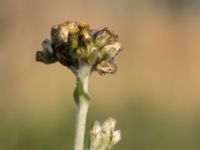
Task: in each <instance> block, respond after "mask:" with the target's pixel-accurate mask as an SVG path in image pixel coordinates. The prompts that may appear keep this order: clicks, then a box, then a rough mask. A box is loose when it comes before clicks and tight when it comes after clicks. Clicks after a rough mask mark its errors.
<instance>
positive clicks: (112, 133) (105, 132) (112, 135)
mask: <svg viewBox="0 0 200 150" xmlns="http://www.w3.org/2000/svg"><path fill="white" fill-rule="evenodd" d="M115 126H116V120H115V119H114V118H108V119H107V120H106V121H105V122H104V123H103V124H102V125H101V124H100V123H99V122H98V121H96V122H95V123H94V125H93V126H92V129H91V130H90V148H89V150H110V149H111V148H112V147H113V145H115V144H116V143H118V142H119V141H120V140H121V131H120V130H115Z"/></svg>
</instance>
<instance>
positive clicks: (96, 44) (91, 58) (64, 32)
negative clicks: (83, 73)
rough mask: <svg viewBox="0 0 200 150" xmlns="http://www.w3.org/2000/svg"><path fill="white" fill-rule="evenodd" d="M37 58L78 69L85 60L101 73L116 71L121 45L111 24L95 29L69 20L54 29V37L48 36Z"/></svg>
mask: <svg viewBox="0 0 200 150" xmlns="http://www.w3.org/2000/svg"><path fill="white" fill-rule="evenodd" d="M42 47H43V50H42V51H38V52H37V53H36V60H37V61H40V62H43V63H45V64H51V63H55V62H57V61H58V62H60V63H61V64H63V65H64V66H67V67H68V68H70V69H71V70H72V71H73V72H74V73H76V72H78V70H79V68H80V66H82V65H83V64H87V65H91V66H92V71H97V72H98V73H99V74H101V75H102V74H105V73H115V72H116V69H117V66H116V65H115V64H114V57H115V56H116V55H117V54H118V52H119V51H120V50H121V49H122V47H121V43H120V42H119V40H118V36H117V35H115V34H114V33H113V32H111V31H110V30H109V29H108V28H103V29H101V30H92V29H90V28H89V25H88V24H87V23H84V22H81V23H77V22H71V21H67V22H64V23H62V24H58V25H55V26H53V27H52V29H51V40H49V39H45V40H44V41H43V43H42Z"/></svg>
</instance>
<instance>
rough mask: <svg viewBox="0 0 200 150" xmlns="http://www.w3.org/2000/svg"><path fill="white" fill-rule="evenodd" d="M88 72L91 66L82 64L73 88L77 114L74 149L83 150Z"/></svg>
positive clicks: (87, 99) (87, 96) (88, 99)
mask: <svg viewBox="0 0 200 150" xmlns="http://www.w3.org/2000/svg"><path fill="white" fill-rule="evenodd" d="M90 72H91V66H88V65H83V66H81V67H80V69H79V71H78V73H77V75H76V77H77V85H76V88H75V90H74V99H75V102H76V104H77V115H76V129H75V130H76V131H75V142H74V150H83V147H84V136H85V127H86V118H87V112H88V108H89V103H90V97H89V94H88V82H89V76H90Z"/></svg>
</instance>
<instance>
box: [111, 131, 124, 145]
mask: <svg viewBox="0 0 200 150" xmlns="http://www.w3.org/2000/svg"><path fill="white" fill-rule="evenodd" d="M121 138H122V137H121V131H120V130H116V131H114V132H113V135H112V139H111V144H112V145H115V144H117V143H118V142H119V141H120V140H121Z"/></svg>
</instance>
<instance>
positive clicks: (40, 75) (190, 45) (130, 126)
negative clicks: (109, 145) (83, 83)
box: [0, 0, 200, 150]
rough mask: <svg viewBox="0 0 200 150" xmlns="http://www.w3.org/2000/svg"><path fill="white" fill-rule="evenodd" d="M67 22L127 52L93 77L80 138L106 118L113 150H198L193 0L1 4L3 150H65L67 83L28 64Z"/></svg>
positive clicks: (197, 24) (69, 136)
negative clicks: (113, 128) (111, 69)
mask: <svg viewBox="0 0 200 150" xmlns="http://www.w3.org/2000/svg"><path fill="white" fill-rule="evenodd" d="M66 20H75V21H87V22H88V23H89V24H90V26H91V28H94V29H100V28H103V27H105V26H106V27H109V28H110V29H112V30H113V31H114V32H115V33H117V34H118V35H119V37H120V40H121V42H122V44H123V48H124V51H122V52H121V53H120V54H119V55H118V56H117V59H116V63H117V64H118V71H117V73H116V74H115V75H105V76H100V75H98V74H97V73H93V74H92V77H91V80H90V81H91V82H90V93H91V96H92V97H93V100H92V103H91V107H90V110H89V115H88V124H87V130H89V128H90V126H91V124H92V123H93V121H94V120H100V121H103V120H105V119H106V118H107V117H109V116H112V117H115V118H116V119H117V120H118V125H117V128H120V129H121V130H122V136H123V139H122V141H121V142H120V143H119V144H118V145H116V147H115V150H199V149H200V0H34V1H32V0H6V1H3V0H0V33H1V36H0V150H72V148H73V138H74V124H75V113H76V107H75V103H74V101H73V96H72V92H73V90H74V87H75V79H74V76H73V75H72V73H71V72H70V71H69V70H68V69H66V68H65V67H63V66H61V65H60V64H58V63H56V64H53V65H49V66H48V65H44V64H42V63H39V62H36V61H35V53H36V51H37V50H41V41H42V40H43V39H44V38H49V37H50V28H51V27H52V26H53V25H55V24H59V23H62V22H63V21H66ZM86 136H87V138H88V132H87V134H86Z"/></svg>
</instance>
